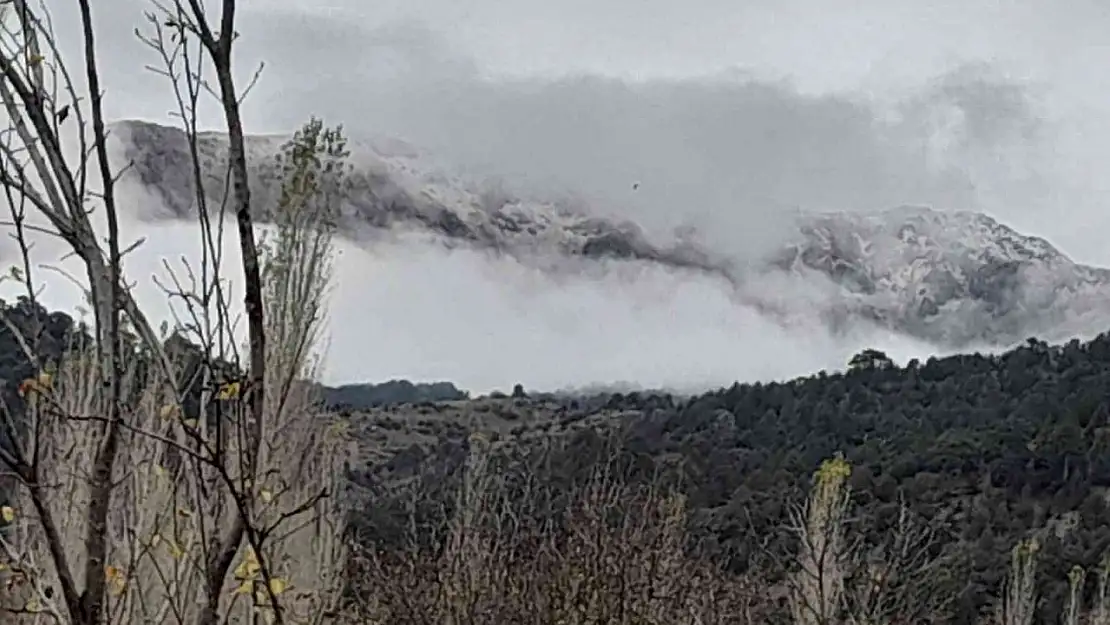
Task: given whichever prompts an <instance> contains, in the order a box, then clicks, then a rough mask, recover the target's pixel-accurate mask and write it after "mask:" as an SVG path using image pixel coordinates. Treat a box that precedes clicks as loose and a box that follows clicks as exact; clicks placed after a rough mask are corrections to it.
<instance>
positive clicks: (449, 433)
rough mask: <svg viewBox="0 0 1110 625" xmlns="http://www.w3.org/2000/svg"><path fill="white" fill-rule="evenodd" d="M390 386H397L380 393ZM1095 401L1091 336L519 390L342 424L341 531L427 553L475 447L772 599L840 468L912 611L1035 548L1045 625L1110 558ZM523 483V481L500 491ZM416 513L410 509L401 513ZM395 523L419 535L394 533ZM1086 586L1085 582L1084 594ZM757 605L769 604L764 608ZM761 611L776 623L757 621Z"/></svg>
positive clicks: (5, 340) (2, 372)
mask: <svg viewBox="0 0 1110 625" xmlns="http://www.w3.org/2000/svg"><path fill="white" fill-rule="evenodd" d="M4 312H5V314H6V315H7V316H8V319H9V320H10V321H11V322H12V323H13V324H14V325H16V326H18V327H20V328H23V329H24V331H28V330H29V329H32V328H34V327H35V325H36V322H41V335H40V341H41V342H42V345H43V347H40V350H39V351H40V352H41V353H45V354H48V355H56V354H58V353H60V350H61V347H62V345H63V344H64V342H65V340H64V337H65V335H66V333H67V332H69V331H71V330H72V328H73V325H74V324H73V321H72V319H71V318H70V317H68V316H66V315H64V314H61V313H52V314H51V313H47V311H44V310H42V309H39V308H36V307H34V306H31V305H30V304H28V303H26V302H20V303H17V304H16V305H13V306H7V307H5V308H4ZM0 354H2V361H0V368H2V369H0V378H2V379H3V380H4V399H5V401H6V402H7V403H8V405H9V406H10V407H12V408H13V409H15V410H17V411H18V408H19V401H20V398H19V396H18V394H17V393H16V392H15V388H16V386H17V385H18V383H19V381H21V380H23V379H25V378H27V377H29V376H31V375H33V374H34V371H35V369H34V367H32V366H31V365H30V364H29V363H28V362H27V360H26V359H25V358H24V357H23V356H22V351H21V349H20V347H19V346H18V344H17V342H16V341H15V339H14V336H13V335H12V333H11V332H10V330H9V329H8V328H7V327H6V326H4V327H2V328H0ZM401 387H403V388H408V385H407V384H405V383H398V384H393V385H391V387H390V389H393V390H394V391H395V390H396V388H401ZM413 388H415V387H413ZM452 388H453V387H452ZM444 389H446V387H444V388H441V389H439V390H441V391H443V390H444ZM446 390H452V389H446ZM349 392H350V391H349V390H344V391H343V393H344V394H348V393H349ZM1108 397H1110V337H1108V336H1105V335H1104V336H1101V337H1099V338H1097V339H1095V340H1093V341H1091V342H1088V343H1081V342H1079V341H1072V342H1070V343H1068V344H1066V345H1062V346H1050V345H1047V344H1044V343H1041V342H1037V341H1030V342H1029V343H1028V344H1027V345H1025V346H1023V347H1021V348H1019V349H1015V350H1013V351H1011V352H1008V353H1006V354H1003V355H1000V356H983V355H963V356H955V357H950V358H943V359H930V360H928V361H926V362H924V363H920V362H912V363H910V364H909V366H907V367H897V366H894V365H893V364H891V363H890V362H889V361H888V360H886V359H885V358H884V357H883V356H882V355H881V354H879V353H877V352H865V353H862V354H861V355H860V356H859V357H857V358H856V359H853V361H852V363H851V366H850V367H849V368H848V370H847V371H845V372H843V373H835V374H831V373H824V372H822V373H819V374H817V375H814V376H810V377H806V378H799V379H797V380H793V381H791V382H787V383H775V384H736V385H734V386H732V387H731V388H727V389H721V390H717V391H713V392H709V393H705V394H703V395H699V396H695V397H689V398H681V397H675V396H671V395H667V394H660V393H628V394H612V395H595V396H589V397H578V398H570V397H562V396H554V395H542V396H535V397H528V396H527V394H525V393H524V392H522V390H519V389H518V392H516V393H514V396H513V397H494V398H477V399H456V400H453V401H445V402H437V401H431V400H429V401H417V402H415V403H408V404H393V405H387V406H383V407H380V408H367V407H366V405H358V406H355V407H354V408H352V407H351V406H350V405H348V406H347V407H345V408H341V409H342V410H343V411H344V412H346V413H347V414H348V416H349V417H350V420H351V423H352V425H353V426H354V431H355V432H356V433H357V434H358V441H359V447H360V449H361V454H362V455H361V457H360V458H358V459H357V461H356V462H354V463H353V464H352V465H351V466H350V475H351V477H352V478H353V487H354V488H355V491H354V494H355V495H357V497H365V498H372V499H373V505H362V501H363V500H361V499H357V497H356V499H353V500H352V501H356V502H357V505H356V506H355V510H356V512H355V513H354V514H355V516H354V517H353V518H352V520H353V521H354V526H355V528H356V529H357V530H358V533H357V536H358V537H359V538H360V539H361V540H362V541H364V542H365V543H367V544H372V545H374V546H375V549H381V550H384V551H388V550H389V547H390V546H391V545H392V546H395V547H396V546H400V545H401V543H400V542H399V541H401V540H403V534H404V533H405V532H406V531H410V530H411V528H412V527H418V528H421V529H419V530H416V533H417V534H420V535H421V536H422V537H423V538H420V540H421V541H423V540H424V539H428V540H431V541H432V542H431V543H427V544H426V546H430V545H434V544H438V543H435V540H438V539H435V538H434V535H433V533H432V530H435V529H437V527H438V528H440V529H442V527H441V525H442V523H443V522H445V519H446V518H448V517H449V516H450V515H449V514H445V512H447V513H449V512H450V511H451V510H452V509H455V508H457V506H458V502H459V500H457V499H456V497H455V493H456V488H457V487H459V485H460V477H461V476H462V475H463V474H464V472H462V471H460V470H459V469H461V468H463V467H464V466H468V465H467V464H466V463H467V462H469V460H468V458H469V457H470V455H472V454H468V451H473V446H474V444H475V441H476V440H481V441H487V440H488V441H491V442H492V444H493V447H492V448H493V449H494V450H495V453H494V455H493V459H492V460H491V463H492V464H491V466H493V467H496V468H497V471H498V475H499V479H501V480H502V481H503V482H504V484H505V489H506V490H505V491H504V492H506V493H510V494H513V496H514V497H517V498H518V499H521V500H523V499H527V498H528V497H529V496H531V495H534V494H535V493H537V492H540V491H541V490H543V492H547V493H548V495H546V497H547V499H545V500H544V502H542V503H543V506H542V507H540V506H539V505H538V503H537V500H535V498H534V497H533V499H532V500H530V501H531V503H529V505H530V506H532V508H531V510H532V513H534V514H535V515H539V516H540V517H545V518H551V519H554V518H557V517H559V515H560V514H562V512H561V510H563V509H564V508H565V507H566V506H567V505H568V503H567V501H566V500H564V499H561V497H562V495H560V494H559V493H562V492H570V491H571V490H572V489H573V488H572V487H573V486H574V485H575V484H581V483H583V482H582V480H584V479H585V477H586V476H587V475H588V474H590V473H591V472H596V470H597V468H598V467H599V466H605V467H608V468H611V469H615V470H617V473H614V475H618V476H619V479H620V480H621V481H622V482H624V483H630V484H649V483H653V484H665V485H670V486H675V487H677V488H678V489H679V490H681V491H682V492H683V493H684V494H685V495H686V499H685V511H686V513H685V523H686V536H687V539H686V542H687V547H688V548H689V549H690V550H692V552H694V551H696V552H697V553H698V554H699V555H701V556H704V557H705V558H707V559H709V560H710V561H712V562H714V563H717V564H719V565H721V566H722V567H723V569H724V573H723V574H725V575H732V576H736V579H751V576H753V575H757V576H758V579H760V580H761V581H762V582H763V583H765V584H766V585H767V588H765V589H764V590H768V589H772V590H773V589H776V588H781V587H782V584H784V583H785V581H784V580H786V578H787V576H788V574H789V572H790V571H791V567H792V566H793V565H792V558H793V557H794V556H793V554H794V553H795V552H796V550H797V545H796V540H795V539H796V537H795V536H794V534H792V533H791V531H790V529H789V528H790V526H791V523H792V519H791V517H790V512H791V510H792V509H793V506H794V505H795V504H800V503H802V502H803V500H804V498H805V495H806V492H807V491H809V489H810V486H811V482H810V479H811V476H812V475H813V473H814V471H815V470H816V469H817V468H818V467H819V466H820V465H821V463H822V461H824V460H827V459H829V458H835V457H838V456H842V457H843V459H844V460H845V461H846V462H847V464H848V465H849V466H850V467H851V474H850V477H849V478H848V483H849V485H850V488H851V502H852V508H851V510H852V513H851V515H850V516H849V518H848V520H847V521H846V524H847V527H848V534H849V535H850V536H852V537H853V540H858V541H861V542H860V545H862V546H863V547H866V548H865V549H861V550H860V553H872V554H874V553H879V552H883V550H884V549H886V550H887V551H889V550H890V549H892V548H893V547H894V546H896V545H898V544H901V545H902V546H903V547H905V546H906V544H907V541H909V540H910V537H912V536H917V537H919V538H921V540H920V541H919V543H918V544H915V545H914V547H915V548H917V549H918V550H919V553H918V554H917V555H916V556H915V557H916V558H918V559H919V560H920V561H919V562H917V564H915V565H914V566H916V567H918V568H915V569H913V571H917V574H916V575H914V576H912V577H911V571H909V570H907V571H904V572H903V577H904V580H903V582H902V583H903V584H909V583H911V582H912V584H916V585H918V586H919V587H920V588H924V589H926V590H927V594H929V596H930V597H932V599H928V601H933V599H936V598H937V597H943V598H944V601H940V602H936V603H928V602H927V601H926V599H919V600H918V601H919V602H926V603H928V606H927V608H926V609H928V610H930V611H931V615H930V618H931V619H936V620H943V621H949V622H956V623H972V622H978V621H979V620H980V619H981V618H982V617H983V615H985V614H987V613H989V612H990V610H992V609H993V607H994V606H995V605H996V603H997V598H998V597H999V596H1000V590H1001V588H1002V584H1003V582H1004V578H1005V576H1006V575H1007V572H1008V569H1009V566H1010V558H1011V553H1012V549H1013V548H1014V546H1015V545H1017V544H1019V542H1021V541H1022V540H1023V539H1026V538H1029V537H1035V538H1036V539H1037V540H1038V544H1039V545H1040V546H1041V550H1040V558H1039V564H1038V568H1037V573H1036V576H1037V579H1038V585H1037V587H1038V590H1039V592H1040V594H1041V596H1042V598H1043V600H1042V601H1041V602H1040V608H1039V609H1040V611H1041V615H1042V617H1043V618H1045V619H1055V618H1056V617H1057V615H1059V614H1060V613H1061V609H1062V605H1063V603H1064V601H1065V596H1066V595H1067V591H1068V579H1069V572H1070V571H1071V569H1072V567H1074V566H1076V565H1078V566H1081V567H1084V568H1086V569H1089V570H1091V571H1095V570H1096V569H1098V567H1099V566H1100V565H1101V563H1102V562H1103V558H1104V557H1105V555H1106V553H1107V551H1108V549H1110V510H1108V505H1107V500H1108V493H1110V489H1108V487H1110V402H1108V401H1107V398H1108ZM356 399H357V397H356ZM418 399H423V397H418ZM432 399H435V397H432ZM348 401H350V400H348ZM366 401H367V402H371V401H372V402H374V403H377V402H380V401H383V400H379V399H377V398H375V399H373V400H366ZM350 403H359V402H350ZM475 433H481V435H482V437H481V438H480V439H475V438H474V435H475ZM518 469H521V470H519V471H518ZM525 472H526V473H527V475H528V478H527V479H523V478H522V479H517V478H518V477H521V476H523V475H525ZM537 485H543V486H544V489H546V490H544V489H540V488H539V487H538V486H537ZM414 497H415V498H416V499H418V500H419V501H420V502H423V504H421V505H418V506H413V505H411V504H412V500H413V498H414ZM424 504H428V505H424ZM433 504H434V505H433ZM903 506H904V507H903ZM413 516H415V517H418V518H417V519H416V520H419V521H421V522H420V523H418V524H416V525H412V524H411V523H410V521H412V520H413V518H412V517H413ZM907 519H909V520H910V521H912V523H908V522H907ZM406 528H408V529H406ZM913 532H917V533H913ZM441 538H442V536H441ZM926 538H927V540H926ZM899 540H900V541H902V542H901V543H899V542H898V541H899ZM906 566H907V567H908V566H909V564H907V565H906ZM1095 583H1096V576H1095V575H1093V574H1092V575H1090V576H1089V577H1088V578H1087V581H1086V582H1085V586H1086V591H1085V592H1086V595H1087V596H1088V597H1091V596H1093V594H1094V593H1095ZM906 588H909V586H906ZM905 592H909V591H908V590H906V591H905ZM755 594H757V595H760V596H762V597H763V598H764V599H766V601H769V602H771V603H774V601H776V600H777V599H775V597H776V596H778V595H776V593H774V592H763V591H760V592H758V593H755ZM922 605H925V604H924V603H923V604H922ZM764 609H765V610H767V613H768V614H771V615H774V614H776V612H775V609H774V606H773V605H772V606H770V607H767V606H764ZM778 614H779V615H780V616H781V610H780V611H779V612H778ZM768 618H772V617H768ZM784 618H785V617H784ZM772 620H774V619H773V618H772Z"/></svg>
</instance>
